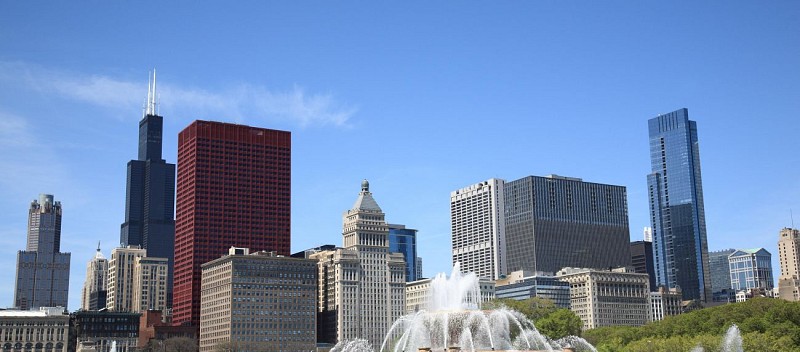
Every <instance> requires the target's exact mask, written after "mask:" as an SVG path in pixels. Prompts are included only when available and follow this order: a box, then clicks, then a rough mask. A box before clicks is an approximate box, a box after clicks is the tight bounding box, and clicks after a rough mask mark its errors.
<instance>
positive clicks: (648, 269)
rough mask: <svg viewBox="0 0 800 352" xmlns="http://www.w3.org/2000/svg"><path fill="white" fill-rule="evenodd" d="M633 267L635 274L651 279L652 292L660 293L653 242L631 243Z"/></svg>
mask: <svg viewBox="0 0 800 352" xmlns="http://www.w3.org/2000/svg"><path fill="white" fill-rule="evenodd" d="M631 266H632V267H633V271H634V272H637V273H640V274H647V276H648V277H649V278H650V291H651V292H654V291H658V285H657V284H656V272H655V266H654V264H653V242H650V241H634V242H631Z"/></svg>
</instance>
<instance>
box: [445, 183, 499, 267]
mask: <svg viewBox="0 0 800 352" xmlns="http://www.w3.org/2000/svg"><path fill="white" fill-rule="evenodd" d="M504 184H505V181H504V180H501V179H495V178H493V179H489V180H487V181H483V182H479V183H477V184H474V185H471V186H468V187H464V188H461V189H459V190H456V191H453V192H450V228H451V236H452V256H453V265H454V266H455V264H456V263H460V265H461V270H463V271H464V272H473V273H475V274H476V275H478V276H479V277H483V278H489V279H493V280H497V279H499V278H500V276H502V275H505V274H506V273H507V264H506V252H505V251H506V244H505V237H506V236H505V228H506V227H505V218H504V217H503V213H504V210H503V207H504V200H503V185H504Z"/></svg>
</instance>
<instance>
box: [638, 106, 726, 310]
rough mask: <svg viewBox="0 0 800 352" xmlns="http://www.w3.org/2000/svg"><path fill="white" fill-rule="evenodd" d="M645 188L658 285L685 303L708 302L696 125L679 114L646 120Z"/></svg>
mask: <svg viewBox="0 0 800 352" xmlns="http://www.w3.org/2000/svg"><path fill="white" fill-rule="evenodd" d="M647 123H648V128H649V134H650V166H651V170H652V172H651V173H650V174H649V175H647V188H648V194H649V198H650V222H651V224H652V228H653V253H654V260H655V271H656V282H657V283H658V285H663V286H665V287H667V288H676V287H680V288H681V291H682V292H683V298H684V299H687V300H688V299H699V300H703V301H710V300H711V280H710V279H709V275H710V274H709V269H708V241H707V239H706V219H705V210H704V208H703V186H702V184H703V183H702V179H701V176H700V150H699V146H698V139H697V124H696V123H695V121H692V120H689V111H688V110H687V109H680V110H677V111H673V112H671V113H667V114H664V115H659V116H658V117H655V118H652V119H650V120H648V121H647Z"/></svg>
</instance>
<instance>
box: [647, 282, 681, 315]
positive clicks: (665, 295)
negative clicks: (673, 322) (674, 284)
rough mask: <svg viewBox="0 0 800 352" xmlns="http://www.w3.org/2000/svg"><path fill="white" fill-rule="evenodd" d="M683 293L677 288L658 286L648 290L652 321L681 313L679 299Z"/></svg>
mask: <svg viewBox="0 0 800 352" xmlns="http://www.w3.org/2000/svg"><path fill="white" fill-rule="evenodd" d="M682 300H683V295H682V294H681V292H680V290H678V289H674V288H672V289H666V288H664V287H659V288H658V289H657V290H656V291H654V292H650V307H651V309H652V311H651V316H652V321H659V320H664V318H666V317H670V316H673V315H678V314H681V312H682V308H681V301H682Z"/></svg>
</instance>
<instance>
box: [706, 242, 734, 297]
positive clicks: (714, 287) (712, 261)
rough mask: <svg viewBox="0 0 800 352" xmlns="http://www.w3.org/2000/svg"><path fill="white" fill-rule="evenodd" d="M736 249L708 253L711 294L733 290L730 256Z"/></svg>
mask: <svg viewBox="0 0 800 352" xmlns="http://www.w3.org/2000/svg"><path fill="white" fill-rule="evenodd" d="M733 252H736V250H735V249H732V248H731V249H722V250H718V251H711V252H708V272H709V274H711V276H710V280H711V292H712V293H717V292H722V291H724V290H730V289H731V266H730V264H729V262H728V256H729V255H731V254H733Z"/></svg>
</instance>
